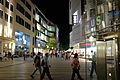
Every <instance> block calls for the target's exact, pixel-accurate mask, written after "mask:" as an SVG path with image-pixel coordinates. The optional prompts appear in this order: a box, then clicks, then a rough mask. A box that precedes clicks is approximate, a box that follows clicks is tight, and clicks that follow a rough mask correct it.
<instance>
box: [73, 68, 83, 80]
mask: <svg viewBox="0 0 120 80" xmlns="http://www.w3.org/2000/svg"><path fill="white" fill-rule="evenodd" d="M75 74H77V76H78V78H79V80H83V79H82V77H81V76H80V73H79V69H73V73H72V79H71V80H74V77H75Z"/></svg>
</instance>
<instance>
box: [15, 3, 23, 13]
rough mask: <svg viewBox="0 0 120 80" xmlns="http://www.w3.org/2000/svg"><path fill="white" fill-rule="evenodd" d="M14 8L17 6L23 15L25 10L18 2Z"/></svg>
mask: <svg viewBox="0 0 120 80" xmlns="http://www.w3.org/2000/svg"><path fill="white" fill-rule="evenodd" d="M16 8H17V10H19V11H20V12H21V13H22V14H23V15H24V13H25V10H24V8H23V7H22V6H21V5H20V4H18V3H17V6H16Z"/></svg>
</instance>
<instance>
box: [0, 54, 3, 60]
mask: <svg viewBox="0 0 120 80" xmlns="http://www.w3.org/2000/svg"><path fill="white" fill-rule="evenodd" d="M2 59H3V55H2V53H0V61H2Z"/></svg>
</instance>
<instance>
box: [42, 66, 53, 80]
mask: <svg viewBox="0 0 120 80" xmlns="http://www.w3.org/2000/svg"><path fill="white" fill-rule="evenodd" d="M45 73H46V74H47V76H48V78H49V80H53V79H52V77H51V75H50V71H49V67H43V72H42V74H41V78H40V80H43V78H44V76H45Z"/></svg>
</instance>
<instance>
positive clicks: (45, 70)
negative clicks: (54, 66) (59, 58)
mask: <svg viewBox="0 0 120 80" xmlns="http://www.w3.org/2000/svg"><path fill="white" fill-rule="evenodd" d="M48 57H49V53H46V54H45V57H43V56H42V53H41V52H38V54H37V55H36V57H35V58H34V66H35V70H34V71H33V73H32V74H31V75H30V76H31V77H32V78H34V74H35V72H36V71H37V70H39V72H40V80H43V79H44V76H45V74H47V76H48V78H49V80H53V79H52V77H51V75H50V71H49V68H50V64H49V59H48ZM41 67H42V68H41Z"/></svg>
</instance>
